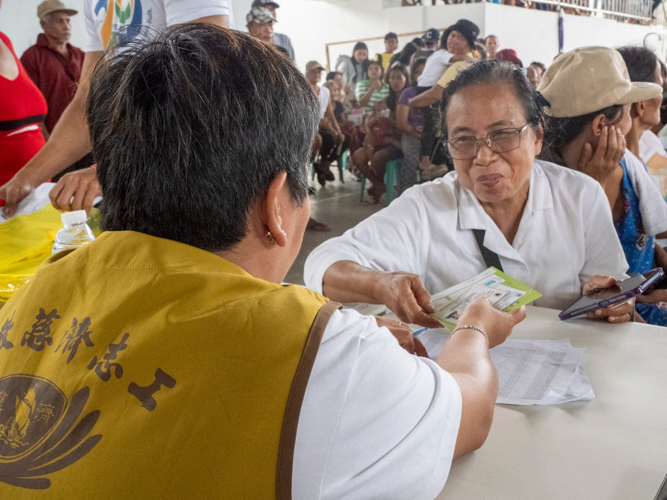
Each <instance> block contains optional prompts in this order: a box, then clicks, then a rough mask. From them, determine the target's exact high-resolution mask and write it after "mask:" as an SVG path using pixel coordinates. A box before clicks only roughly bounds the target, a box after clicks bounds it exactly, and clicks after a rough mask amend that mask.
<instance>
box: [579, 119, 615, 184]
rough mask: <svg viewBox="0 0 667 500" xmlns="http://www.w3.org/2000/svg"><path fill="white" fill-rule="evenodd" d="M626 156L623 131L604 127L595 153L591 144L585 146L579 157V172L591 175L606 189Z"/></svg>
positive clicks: (612, 127)
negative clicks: (610, 178) (607, 181)
mask: <svg viewBox="0 0 667 500" xmlns="http://www.w3.org/2000/svg"><path fill="white" fill-rule="evenodd" d="M624 154H625V137H623V135H622V134H621V131H620V130H619V129H618V128H616V127H614V126H613V125H612V126H611V127H604V128H603V129H602V132H601V133H600V141H599V142H598V147H597V148H596V149H595V153H593V146H591V145H590V144H589V143H586V144H585V145H584V149H583V150H582V152H581V156H580V157H579V166H578V170H579V171H580V172H583V173H584V174H587V175H590V176H591V177H592V178H593V179H595V180H596V181H598V182H599V183H600V184H602V185H603V187H604V183H605V182H606V180H607V179H608V178H609V176H610V175H611V174H612V172H613V171H614V170H615V169H616V168H617V167H618V164H619V162H620V161H621V158H623V155H624Z"/></svg>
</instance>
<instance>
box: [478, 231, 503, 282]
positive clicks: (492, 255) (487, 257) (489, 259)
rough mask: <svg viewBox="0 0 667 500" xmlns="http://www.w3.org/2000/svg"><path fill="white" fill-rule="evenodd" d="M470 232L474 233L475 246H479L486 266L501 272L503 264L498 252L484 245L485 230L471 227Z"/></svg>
mask: <svg viewBox="0 0 667 500" xmlns="http://www.w3.org/2000/svg"><path fill="white" fill-rule="evenodd" d="M472 232H473V234H474V235H475V240H477V246H478V247H479V250H480V252H482V258H483V259H484V263H485V264H486V267H495V268H496V269H498V271H501V272H503V265H502V264H501V263H500V257H498V254H497V253H496V252H492V251H491V250H489V249H488V248H486V247H485V246H484V235H485V234H486V230H484V229H473V230H472Z"/></svg>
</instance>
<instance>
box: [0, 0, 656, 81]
mask: <svg viewBox="0 0 667 500" xmlns="http://www.w3.org/2000/svg"><path fill="white" fill-rule="evenodd" d="M40 1H41V0H2V8H1V9H0V31H3V32H4V33H5V34H7V36H9V38H10V39H11V40H12V42H13V43H14V47H15V49H16V52H17V54H19V56H20V55H21V54H22V53H23V51H24V50H25V49H27V48H28V47H29V46H30V45H32V44H34V43H35V41H36V39H37V35H38V34H39V33H40V31H41V30H40V27H39V20H38V19H37V5H38V4H39V3H40ZM278 1H279V3H280V9H278V12H277V15H278V24H277V25H276V31H278V32H280V33H285V34H287V35H289V36H290V38H291V39H292V43H293V45H294V48H295V51H296V57H297V63H298V66H299V67H300V68H302V69H303V67H304V66H305V64H306V62H308V61H310V60H313V59H315V60H318V61H319V62H320V63H322V64H326V50H325V44H326V43H331V42H338V41H346V40H358V39H360V38H369V37H376V36H377V37H382V36H384V35H385V33H387V32H388V31H394V32H396V33H409V32H423V31H425V30H426V29H428V28H438V29H444V28H446V27H447V26H449V25H451V24H453V23H455V22H456V21H457V20H458V19H461V18H466V19H470V20H471V21H473V22H475V23H477V24H478V26H479V27H480V29H481V32H482V35H487V34H491V33H492V34H495V35H498V36H499V37H500V42H501V46H502V47H503V48H513V49H515V50H516V51H517V52H518V54H519V57H520V58H521V59H522V60H523V61H524V62H530V61H535V60H536V61H542V62H544V63H546V64H548V63H549V62H550V61H551V60H552V59H553V58H554V56H556V55H557V53H558V16H557V15H556V13H554V12H543V11H538V10H530V9H522V8H518V7H509V6H504V5H498V4H489V3H470V4H465V3H464V4H457V5H438V6H436V7H432V6H424V7H394V8H383V5H384V4H385V3H387V4H388V3H389V2H388V1H387V0H341V1H337V2H331V1H321V0H278ZM65 3H66V4H67V5H68V6H71V7H72V8H74V9H77V10H79V11H82V10H83V3H84V0H65ZM251 3H252V0H232V8H233V10H234V17H235V19H236V26H237V28H238V29H241V30H243V31H245V16H246V14H247V13H248V11H249V10H250V5H251ZM564 24H565V50H572V49H573V48H576V47H580V46H584V45H594V44H595V45H605V46H609V47H617V46H620V45H624V44H632V43H634V44H639V43H641V42H642V40H643V38H644V36H645V35H646V34H647V33H649V32H651V28H649V27H645V26H639V25H631V24H627V23H618V22H615V21H610V20H606V19H600V18H591V17H587V16H570V15H566V16H565V23H564ZM413 37H414V36H406V37H401V38H400V39H399V42H400V46H401V47H402V46H403V45H404V44H405V43H406V42H408V41H409V40H411V39H412V38H413ZM85 40H86V33H85V27H84V22H83V14H82V13H81V14H79V15H77V16H74V17H73V18H72V43H73V44H74V45H77V46H79V47H84V46H85ZM353 45H354V42H350V43H347V44H342V45H334V46H332V47H331V48H330V61H331V64H332V65H333V64H334V63H335V61H336V58H337V56H338V55H339V54H341V53H343V54H350V53H351V52H352V47H353ZM368 46H369V50H370V52H371V56H372V55H373V54H375V53H376V52H383V51H384V43H383V41H382V40H377V41H371V42H368Z"/></svg>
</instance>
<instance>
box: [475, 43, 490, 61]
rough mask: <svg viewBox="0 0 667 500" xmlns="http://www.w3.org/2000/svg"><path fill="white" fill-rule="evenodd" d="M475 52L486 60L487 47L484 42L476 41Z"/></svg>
mask: <svg viewBox="0 0 667 500" xmlns="http://www.w3.org/2000/svg"><path fill="white" fill-rule="evenodd" d="M475 52H477V53H478V54H479V60H480V61H486V58H487V57H486V47H484V45H483V44H481V43H479V42H476V43H475Z"/></svg>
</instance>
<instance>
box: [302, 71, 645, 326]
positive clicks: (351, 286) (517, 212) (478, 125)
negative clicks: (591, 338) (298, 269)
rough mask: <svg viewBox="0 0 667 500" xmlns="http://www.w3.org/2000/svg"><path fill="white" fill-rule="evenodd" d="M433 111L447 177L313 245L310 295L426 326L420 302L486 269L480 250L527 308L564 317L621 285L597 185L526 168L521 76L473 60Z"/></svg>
mask: <svg viewBox="0 0 667 500" xmlns="http://www.w3.org/2000/svg"><path fill="white" fill-rule="evenodd" d="M443 106H444V110H445V123H444V125H445V127H444V129H445V133H446V134H447V137H448V141H447V146H448V149H449V152H450V154H451V156H452V158H453V160H454V167H455V170H456V171H455V173H450V174H448V175H446V176H445V177H444V178H442V179H438V180H436V181H433V182H430V183H426V184H422V185H420V186H415V187H413V188H411V189H410V190H408V191H406V192H405V193H404V194H403V195H402V196H401V197H399V198H398V199H397V200H396V201H395V202H393V203H392V204H391V205H390V206H389V207H387V208H386V209H384V210H382V211H380V212H378V213H377V214H375V215H373V216H371V217H370V218H368V219H367V220H365V221H363V222H361V223H360V224H359V225H357V226H356V227H354V228H353V229H350V230H349V231H347V232H346V233H345V234H344V235H343V236H341V237H338V238H333V239H331V240H328V241H327V242H325V243H323V244H322V245H320V246H319V247H318V248H316V249H315V250H314V251H313V252H312V253H311V255H310V256H309V257H308V259H307V261H306V267H305V278H306V284H307V285H308V286H309V287H311V288H312V289H314V290H317V291H319V292H322V293H324V295H326V296H328V297H330V298H331V299H333V300H337V301H341V302H368V303H375V304H377V303H379V304H385V305H387V306H388V307H389V308H390V309H391V310H392V311H393V312H394V313H396V314H397V315H398V317H399V318H401V320H402V321H409V322H411V323H418V324H421V325H423V326H434V327H435V326H438V324H437V322H435V321H434V320H433V318H431V317H430V316H429V313H431V312H432V311H433V306H432V304H431V301H430V294H432V293H437V292H440V291H442V290H444V289H446V288H448V287H450V286H453V285H456V284H458V283H460V282H462V281H464V280H466V279H468V278H470V277H472V276H474V275H476V274H478V273H480V272H482V271H483V270H484V269H486V267H487V264H488V262H485V258H484V257H483V254H482V248H484V249H485V251H486V250H489V251H490V252H489V253H491V254H493V253H495V254H496V255H497V257H498V259H499V264H500V265H501V266H502V268H503V270H504V271H505V272H506V273H507V274H509V275H510V276H512V277H514V278H516V279H519V280H521V281H523V282H525V283H527V284H529V285H531V286H532V287H534V288H535V289H537V290H538V291H539V292H541V293H542V295H543V297H542V298H541V299H539V300H538V301H537V302H536V305H541V306H544V307H552V308H565V307H567V306H568V305H569V304H570V303H571V302H574V301H575V300H576V299H577V298H578V297H579V296H580V295H581V293H582V291H584V292H585V291H588V290H590V289H593V288H600V287H607V286H612V285H613V284H614V282H615V278H618V279H622V278H624V277H625V271H626V270H627V268H628V265H627V263H626V261H625V257H624V255H623V250H622V248H621V245H620V243H619V240H618V237H617V236H616V233H615V231H614V226H613V223H612V219H611V213H610V210H609V205H608V203H607V198H606V196H605V193H604V191H603V190H602V188H601V187H600V185H599V184H598V183H597V182H595V181H594V180H593V179H591V178H590V177H588V176H586V175H584V174H581V173H579V172H575V171H571V170H568V169H565V168H563V167H560V166H557V165H554V164H551V163H548V162H544V161H539V160H535V156H536V155H537V154H539V152H540V150H541V147H542V139H543V130H542V126H541V107H540V105H539V103H538V100H537V97H536V94H535V91H534V90H533V89H532V87H531V86H530V83H529V82H528V80H526V78H525V76H524V75H523V74H522V73H521V70H520V69H518V68H516V67H514V66H512V65H510V64H507V63H503V62H498V61H484V62H480V63H477V64H475V65H473V66H472V67H471V68H469V69H467V70H466V71H463V72H462V73H461V74H460V75H459V76H458V77H457V78H456V79H455V80H454V81H453V82H452V83H450V85H448V87H447V89H446V91H445V96H444V101H443ZM476 237H479V243H478V242H477V240H476ZM486 260H489V259H486ZM633 312H634V306H633V305H632V304H630V303H626V304H623V305H621V306H618V307H617V308H615V309H613V310H611V309H600V310H598V311H595V313H594V314H593V315H594V316H595V317H606V318H607V319H608V320H609V321H610V322H614V323H615V322H624V321H628V320H629V319H630V318H631V315H632V314H633Z"/></svg>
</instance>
